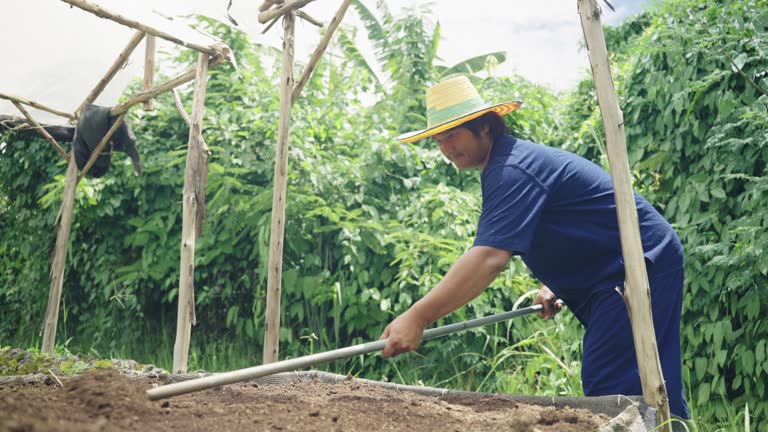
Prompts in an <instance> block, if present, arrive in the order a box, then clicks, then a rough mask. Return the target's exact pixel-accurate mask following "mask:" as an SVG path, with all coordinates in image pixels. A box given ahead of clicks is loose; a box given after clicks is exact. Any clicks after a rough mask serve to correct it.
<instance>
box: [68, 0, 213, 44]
mask: <svg viewBox="0 0 768 432" xmlns="http://www.w3.org/2000/svg"><path fill="white" fill-rule="evenodd" d="M61 1H63V2H64V3H68V4H70V5H72V6H75V7H77V8H80V9H82V10H84V11H86V12H90V13H92V14H94V15H96V16H98V17H100V18H106V19H109V20H111V21H114V22H116V23H118V24H122V25H124V26H128V27H131V28H134V29H136V30H140V31H142V32H144V33H147V34H150V35H153V36H157V37H159V38H160V39H165V40H167V41H170V42H173V43H175V44H178V45H181V46H185V47H187V48H191V49H194V50H196V51H199V52H204V53H206V54H211V55H214V54H219V50H218V49H217V48H216V46H215V44H214V45H200V44H198V43H194V42H189V41H185V40H183V39H181V38H179V37H177V36H174V35H172V34H170V33H166V32H164V31H162V30H160V29H157V28H154V27H151V26H148V25H146V24H143V23H140V22H138V21H135V20H132V19H130V18H127V17H124V16H122V15H120V14H118V13H115V12H112V11H109V10H107V9H105V8H103V7H101V6H99V5H97V4H95V3H91V2H90V1H87V0H61Z"/></svg>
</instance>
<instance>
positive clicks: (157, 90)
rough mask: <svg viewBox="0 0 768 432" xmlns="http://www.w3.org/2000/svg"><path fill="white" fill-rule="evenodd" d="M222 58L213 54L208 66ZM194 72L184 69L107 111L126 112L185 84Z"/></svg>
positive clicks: (195, 72)
mask: <svg viewBox="0 0 768 432" xmlns="http://www.w3.org/2000/svg"><path fill="white" fill-rule="evenodd" d="M224 60H226V58H225V57H224V56H223V55H217V56H214V57H212V59H211V60H210V61H209V65H208V66H209V67H211V68H213V67H215V66H218V65H219V64H221V63H223V62H224ZM196 74H197V70H196V68H192V69H189V70H188V71H186V72H184V73H181V74H179V75H177V76H175V77H174V78H171V79H169V80H167V81H164V82H162V83H160V84H158V85H157V86H155V87H153V88H151V89H149V90H145V91H142V92H139V93H136V94H135V95H133V96H131V97H130V98H128V100H127V101H125V102H123V103H121V104H118V105H115V106H114V107H112V109H111V110H110V111H109V114H110V115H111V116H116V115H120V114H123V113H125V112H127V111H128V110H129V109H131V107H132V106H134V105H137V104H140V103H142V102H146V101H148V100H150V99H153V98H155V97H156V96H158V95H159V94H161V93H163V92H167V91H169V90H171V89H173V88H175V87H178V86H180V85H182V84H185V83H188V82H190V81H192V80H193V79H195V76H196Z"/></svg>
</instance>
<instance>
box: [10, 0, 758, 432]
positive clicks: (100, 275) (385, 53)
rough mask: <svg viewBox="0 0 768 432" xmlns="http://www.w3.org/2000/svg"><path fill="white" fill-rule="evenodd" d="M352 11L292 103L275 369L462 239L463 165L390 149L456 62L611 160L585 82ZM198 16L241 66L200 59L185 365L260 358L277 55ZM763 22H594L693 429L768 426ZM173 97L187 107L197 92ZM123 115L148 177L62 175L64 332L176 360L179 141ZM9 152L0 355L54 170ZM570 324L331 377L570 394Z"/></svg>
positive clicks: (496, 335)
mask: <svg viewBox="0 0 768 432" xmlns="http://www.w3.org/2000/svg"><path fill="white" fill-rule="evenodd" d="M366 4H367V3H366ZM366 4H364V3H363V2H361V1H354V2H353V6H354V8H355V10H356V12H357V13H358V14H359V15H360V17H361V19H362V21H363V23H364V27H365V28H364V29H352V28H345V27H342V29H341V31H340V35H339V38H338V41H337V42H335V44H334V45H332V46H331V48H330V50H331V52H329V53H328V55H326V56H325V57H324V59H323V60H321V62H320V63H319V65H318V67H317V69H316V71H315V73H314V75H313V78H312V79H311V80H310V81H309V83H308V84H307V86H306V87H305V88H304V91H303V93H302V95H301V96H300V99H299V100H298V102H297V103H296V104H295V105H294V108H293V113H292V121H291V138H290V146H291V153H290V173H289V181H288V203H287V215H286V217H287V223H286V227H287V229H286V232H285V248H284V268H283V270H284V274H283V283H282V286H283V302H282V304H283V311H282V319H281V323H282V327H281V329H280V335H281V345H280V348H281V358H289V357H296V356H300V355H305V354H309V353H312V352H318V351H324V350H328V349H333V348H338V347H342V346H347V345H351V344H356V343H361V342H365V341H369V340H373V339H376V338H378V336H379V334H380V332H381V330H382V329H383V327H384V326H385V325H386V323H387V322H388V321H389V320H391V319H392V318H393V317H394V316H396V315H397V314H399V313H401V312H403V311H404V310H405V309H406V308H407V307H408V306H409V305H410V304H411V303H412V302H413V301H414V300H415V299H418V298H419V297H420V296H421V295H423V294H424V293H425V292H426V291H427V290H428V289H430V288H431V287H432V286H433V285H434V284H435V283H436V282H437V281H438V280H439V278H441V277H442V275H443V274H444V273H445V271H446V270H447V269H448V267H449V266H450V264H451V263H452V262H453V260H454V259H456V258H457V257H458V256H459V255H460V254H461V253H462V252H463V251H464V250H465V249H466V248H467V247H469V246H470V245H471V240H472V236H473V234H474V232H475V231H474V230H475V224H476V220H477V215H478V212H479V209H480V197H479V195H480V194H479V181H478V178H477V173H465V172H458V171H456V170H455V168H453V166H452V165H451V164H450V163H448V162H446V161H445V160H444V159H443V158H442V157H441V156H440V154H439V151H438V150H437V149H435V148H432V147H430V146H424V145H402V144H399V143H396V142H395V141H394V139H393V137H394V136H396V135H397V134H398V133H399V132H402V131H405V130H412V129H416V128H419V127H421V126H423V124H424V118H423V112H424V107H423V97H421V95H422V94H423V91H424V88H425V87H426V86H428V85H429V84H431V83H434V82H436V81H438V80H440V79H441V78H442V77H446V76H450V75H451V74H454V73H467V74H470V75H471V78H472V80H473V82H475V84H476V85H477V87H478V89H479V90H480V92H481V93H482V94H483V96H484V97H486V98H487V99H488V100H502V99H510V98H514V99H520V100H523V101H524V102H525V105H524V108H523V109H521V110H519V111H517V112H516V113H515V115H513V116H508V119H507V120H508V122H509V126H510V127H511V129H512V130H513V131H514V132H515V133H516V134H517V135H518V136H521V137H523V138H526V139H530V140H535V141H539V142H544V143H548V144H551V145H555V146H559V147H563V148H566V149H568V150H571V151H575V152H578V153H581V154H583V155H585V156H586V157H588V158H590V159H592V160H594V161H596V162H598V163H602V164H603V165H605V154H604V142H603V140H604V138H603V137H604V133H603V130H602V126H601V122H600V116H599V111H598V108H597V104H596V99H595V95H594V90H593V84H592V82H591V80H590V79H588V78H587V79H585V80H584V81H583V82H582V83H580V84H579V85H578V87H577V88H576V89H574V91H572V92H569V93H567V94H554V93H553V92H552V91H551V90H549V89H547V88H545V87H541V86H538V85H534V84H532V83H530V82H527V81H526V80H524V79H523V78H521V77H516V76H512V77H497V76H494V74H493V73H489V72H492V68H493V65H494V64H496V63H497V62H501V61H504V60H505V59H504V56H503V54H502V53H488V54H483V55H480V56H479V57H476V58H472V59H467V60H466V61H464V62H460V63H459V64H457V65H443V64H441V63H440V59H439V55H438V53H439V39H440V27H439V23H435V22H433V21H432V20H431V19H430V16H429V13H428V11H425V10H412V11H409V12H408V13H407V14H406V15H404V16H394V15H393V14H392V13H391V12H390V11H389V10H388V9H387V7H386V4H385V3H384V2H382V1H379V2H378V3H377V6H376V9H369V8H368V7H367V6H366ZM200 25H202V26H205V27H206V28H207V29H208V30H209V31H212V32H215V33H216V34H218V35H220V36H221V37H222V38H224V39H225V40H226V41H227V42H228V43H229V44H230V46H232V47H233V48H234V49H235V51H236V53H237V56H238V62H239V65H240V69H239V73H237V74H236V73H235V71H233V70H232V69H231V68H230V67H228V66H227V67H222V68H217V69H214V70H212V71H211V76H210V81H209V87H208V96H207V99H206V105H207V115H206V118H205V122H204V125H205V139H206V142H207V144H208V145H209V146H210V148H211V150H212V152H213V157H212V159H211V161H210V174H209V178H208V186H207V189H206V197H207V203H206V208H207V214H206V219H205V221H204V225H203V232H202V235H201V236H200V237H199V239H198V241H197V250H196V257H195V265H196V269H195V301H196V314H197V322H198V324H197V326H196V327H195V328H193V331H192V334H193V336H192V348H191V352H190V369H192V370H194V369H205V370H224V369H235V368H241V367H246V366H250V365H253V364H257V363H259V362H260V359H261V352H260V347H261V346H262V341H263V325H262V323H263V321H264V314H265V310H264V308H265V305H264V299H265V287H266V265H267V260H268V244H269V224H270V211H271V208H270V207H271V198H272V195H271V194H272V187H271V181H272V172H273V166H274V151H273V148H274V144H275V141H276V125H277V112H278V105H279V100H278V94H277V93H278V92H277V91H276V88H277V87H276V83H277V81H278V76H279V70H278V67H279V62H276V61H274V60H276V58H277V57H276V56H277V55H279V53H275V52H274V51H273V50H270V49H268V48H265V47H261V46H259V45H257V44H253V43H251V41H249V40H248V39H247V38H246V37H245V36H244V35H243V34H241V33H239V32H237V31H234V30H232V29H230V28H228V27H224V26H220V25H217V24H216V23H214V22H211V21H209V20H205V19H203V20H201V21H200ZM356 31H365V32H366V33H367V35H368V38H369V39H370V41H371V43H372V44H373V45H374V47H375V51H376V54H377V56H376V59H375V60H376V63H375V64H369V63H368V62H366V61H365V59H364V58H363V57H362V56H361V55H360V48H359V47H358V46H356V45H355V43H354V42H353V41H354V40H355V38H354V34H355V32H356ZM766 34H768V4H767V2H766V1H765V0H734V1H731V2H718V1H715V0H704V1H701V0H697V1H694V0H683V1H675V2H666V3H663V4H660V5H659V7H658V8H657V9H654V10H650V11H648V12H646V13H644V14H643V15H640V16H638V17H635V18H632V19H630V20H628V21H626V22H625V23H624V24H623V25H622V26H620V27H617V28H610V29H606V36H607V40H608V43H609V45H610V46H609V48H610V49H611V52H612V53H613V59H612V60H613V66H614V70H615V82H616V83H617V85H618V90H619V94H620V96H621V98H622V100H621V106H622V109H623V111H624V116H625V119H626V132H627V142H628V145H629V153H630V159H631V163H632V166H633V168H634V170H635V171H634V175H635V186H636V189H637V190H639V191H640V192H641V193H642V194H643V195H645V196H646V197H647V198H649V200H650V201H651V202H652V203H654V204H655V205H657V206H658V208H659V209H660V210H661V211H662V212H663V214H664V215H665V216H666V217H667V218H668V219H669V220H670V221H671V222H672V223H673V224H674V225H675V227H676V228H677V230H678V232H679V233H680V236H681V238H682V240H683V244H684V246H685V248H686V271H687V282H686V300H685V305H684V316H683V362H684V370H688V371H690V374H689V376H687V377H685V378H686V388H687V390H688V394H689V400H690V401H691V403H692V408H693V412H694V415H695V418H696V419H697V420H698V421H699V424H700V425H713V426H712V430H722V429H723V428H725V429H729V428H730V429H735V428H736V425H738V424H739V423H740V421H741V423H743V417H744V407H745V406H746V405H747V404H749V410H750V412H751V413H752V415H753V416H754V419H753V421H752V424H753V425H756V426H755V427H756V428H757V429H756V430H762V429H761V428H764V427H765V426H766V423H765V419H766V418H767V417H768V403H766V402H765V400H766V397H765V393H766V390H768V389H766V382H768V380H766V375H767V374H768V352H767V351H766V350H767V349H768V346H767V345H766V343H765V341H766V339H768V334H766V333H768V325H767V324H766V321H765V320H764V319H763V318H762V317H763V316H764V315H765V314H766V307H768V306H766V303H765V302H764V301H762V300H761V299H762V298H765V297H766V295H765V294H766V292H765V290H766V286H768V283H767V282H768V280H767V279H768V260H766V259H765V258H764V254H765V251H766V249H767V248H768V234H766V232H767V231H766V227H768V210H766V207H765V205H764V203H765V202H766V198H768V197H767V196H766V194H767V193H768V180H766V171H765V170H766V161H768V146H767V145H766V143H768V114H767V113H768V74H766V72H765V68H764V65H765V64H766V60H767V59H766V52H768V37H767V36H766ZM479 54H482V53H479ZM175 62H176V63H179V64H191V63H192V62H193V58H192V56H191V55H190V54H183V55H180V56H179V58H178V59H176V61H175ZM301 69H302V65H298V66H297V71H296V72H297V75H298V73H299V72H300V71H301ZM136 89H138V84H137V85H136V86H135V87H134V88H133V89H131V90H129V92H128V93H129V94H130V93H131V92H132V91H134V90H136ZM181 90H182V91H181V93H182V98H183V100H184V101H185V104H186V105H187V106H189V105H190V102H191V88H183V89H181ZM130 121H131V123H132V125H133V126H134V130H135V132H136V135H137V136H138V137H139V145H140V151H141V153H142V155H143V158H144V167H145V170H144V174H142V176H141V177H136V176H134V175H133V173H132V168H131V166H130V164H129V163H128V162H127V160H126V161H125V162H124V163H121V162H119V161H117V162H116V163H114V164H113V167H112V170H111V172H110V173H109V174H108V175H107V176H105V177H103V178H101V179H95V180H94V179H88V180H86V181H83V182H81V183H80V185H79V186H78V190H77V202H76V209H75V217H74V226H73V230H72V240H71V244H70V252H69V256H68V260H67V273H66V275H65V281H64V287H65V288H64V295H63V298H62V313H61V315H60V317H61V322H60V325H59V340H60V341H62V340H66V341H68V342H67V349H69V350H71V351H72V352H93V351H94V350H95V351H96V352H99V353H102V354H104V355H105V356H107V357H129V358H135V359H136V360H138V361H141V362H143V363H155V364H157V365H159V366H162V367H165V368H170V364H171V354H170V353H171V352H172V346H173V337H174V329H175V314H176V307H175V300H176V295H177V285H178V270H177V269H178V262H179V261H178V250H179V244H180V230H181V228H180V227H181V214H180V213H181V206H180V205H179V204H180V195H181V187H182V182H183V170H184V160H185V152H186V140H187V135H188V130H187V126H186V124H185V123H184V121H183V120H182V119H181V117H180V116H179V114H178V112H177V110H176V108H175V105H174V103H173V100H172V99H171V97H170V96H169V95H164V96H161V97H160V98H159V99H158V101H157V109H156V110H155V111H152V112H143V111H141V110H134V111H132V112H131V118H130ZM2 143H3V144H1V145H0V316H2V317H3V319H2V320H0V345H5V346H17V347H21V346H35V345H37V344H39V338H40V336H39V331H40V326H41V323H42V319H43V313H44V311H45V305H46V300H47V292H48V286H49V281H48V276H47V275H48V271H49V265H50V253H51V250H52V247H53V243H54V239H55V233H54V232H53V230H52V229H51V226H52V224H53V220H54V218H55V216H56V213H57V211H58V206H59V203H60V199H61V192H62V189H63V175H62V173H63V172H64V170H65V166H64V165H63V164H62V163H61V162H59V160H58V159H57V158H58V155H57V154H56V153H55V152H52V151H51V150H50V148H49V147H50V146H49V144H48V143H46V142H45V141H43V140H41V139H37V138H30V137H28V136H21V135H14V134H13V133H6V134H5V135H4V137H3V140H2ZM535 289H536V283H535V281H534V280H533V279H532V278H531V277H530V275H529V273H528V272H527V270H526V269H525V267H524V266H523V265H522V264H521V263H520V262H519V261H517V260H514V261H513V262H512V263H511V264H510V266H509V267H508V269H507V270H506V271H505V272H504V273H503V274H502V275H500V277H499V278H498V279H497V280H496V281H495V282H494V283H493V284H492V286H491V287H490V288H489V289H488V290H487V291H486V293H485V294H484V295H483V296H481V297H480V298H478V299H477V300H476V301H474V302H473V303H472V304H470V305H468V306H467V307H464V308H462V309H460V310H459V311H457V312H456V313H454V314H452V315H451V316H450V317H447V318H446V319H444V320H443V321H441V322H440V323H439V324H445V323H448V322H456V321H464V320H467V319H471V318H475V317H477V316H481V315H488V314H492V313H497V312H501V311H503V310H509V309H511V308H513V307H515V306H517V305H518V304H522V303H525V302H528V301H529V300H530V298H531V297H532V294H533V293H534V292H535ZM582 332H583V330H582V329H581V328H580V326H578V324H577V322H576V320H575V319H573V318H572V317H571V316H569V315H568V314H567V313H565V314H561V315H559V316H558V317H557V318H556V319H555V320H553V321H547V322H543V321H541V320H538V319H530V318H527V319H526V318H520V319H517V320H515V321H512V322H510V323H507V324H498V325H495V326H489V327H486V328H482V329H476V330H471V331H467V332H465V333H463V334H459V335H455V336H451V337H447V338H443V339H440V340H433V341H428V342H426V343H424V345H423V346H422V347H421V348H420V349H419V350H418V352H417V353H413V354H410V355H408V356H404V357H401V358H397V359H394V360H384V359H382V358H380V357H379V356H365V357H363V356H361V357H358V358H353V359H348V360H344V361H337V362H336V363H335V364H332V365H327V366H324V367H326V368H328V369H330V370H333V371H335V372H338V373H352V374H355V375H359V376H364V377H368V378H373V379H384V380H392V381H398V382H406V383H409V384H413V383H419V382H421V383H425V384H428V385H439V386H444V387H449V388H462V389H472V390H481V391H506V392H512V393H525V394H540V395H579V394H581V384H580V378H579V370H580V357H581V336H582ZM707 427H708V426H702V429H707ZM707 430H708V429H707Z"/></svg>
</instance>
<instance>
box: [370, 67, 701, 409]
mask: <svg viewBox="0 0 768 432" xmlns="http://www.w3.org/2000/svg"><path fill="white" fill-rule="evenodd" d="M519 106H520V102H506V103H501V104H492V105H489V104H486V103H484V102H483V100H482V99H481V98H480V96H479V95H478V93H477V90H475V88H474V87H473V86H472V84H471V83H470V82H469V80H468V79H467V78H466V77H457V78H453V79H449V80H447V81H444V82H442V83H440V84H437V85H435V86H433V87H431V88H430V89H429V90H427V120H428V126H427V129H424V130H421V131H416V132H411V133H408V134H405V135H402V136H400V137H398V139H399V140H400V141H404V142H413V141H417V140H420V139H423V138H428V137H432V138H433V139H434V141H436V142H437V144H438V145H439V146H440V150H441V151H442V153H443V154H444V155H445V156H446V157H447V158H448V159H450V160H451V162H453V164H454V165H455V166H456V167H457V168H459V169H479V170H480V171H481V183H482V194H483V207H482V213H481V215H480V221H479V223H478V229H477V237H476V238H475V242H474V245H473V247H472V248H470V249H469V250H468V251H466V252H465V253H464V255H462V256H461V257H460V258H459V259H458V260H457V261H456V262H455V263H454V264H453V266H452V267H451V268H450V270H449V271H448V273H446V275H445V277H444V278H443V279H442V280H441V281H440V283H438V284H437V285H436V286H435V287H434V288H432V290H431V291H430V292H429V293H427V295H425V296H424V297H423V298H422V299H420V300H419V301H418V302H416V303H415V304H413V305H412V306H411V307H410V308H409V309H408V310H407V311H406V312H404V313H403V314H402V315H400V316H399V317H397V318H396V319H395V320H394V321H392V322H391V323H390V324H389V325H388V326H387V328H386V329H385V330H384V332H383V334H382V336H381V338H382V339H386V341H387V343H386V345H385V347H384V349H383V350H382V355H383V356H385V357H390V356H396V355H399V354H402V353H405V352H408V351H411V350H414V349H416V348H417V347H418V345H419V343H420V341H421V336H422V333H423V331H424V328H425V327H426V326H428V325H429V324H431V323H433V322H434V321H436V320H438V319H440V318H441V317H443V316H445V315H447V314H449V313H450V312H452V311H454V310H455V309H457V308H459V307H461V306H463V305H465V304H467V303H468V302H470V301H471V300H472V299H474V298H475V297H477V296H478V295H479V294H480V293H481V292H482V291H483V290H484V289H485V288H486V287H487V286H488V285H489V284H490V283H491V282H492V281H493V280H494V279H495V278H496V276H497V275H498V274H499V273H500V272H501V271H502V270H503V269H504V268H505V267H506V265H507V262H508V261H509V259H510V257H511V256H512V255H519V256H520V257H521V258H522V260H523V262H525V264H526V265H527V266H528V268H529V269H530V270H531V271H532V272H533V274H534V276H536V277H537V278H538V279H539V280H540V281H541V282H542V287H541V289H540V290H539V293H538V296H537V297H536V299H535V301H534V303H535V304H541V305H542V306H543V311H542V312H541V313H540V314H539V315H540V316H541V317H542V318H544V319H549V318H550V317H551V316H552V315H554V314H555V313H557V309H558V307H557V306H556V305H555V300H556V298H558V297H559V298H560V299H562V300H563V302H564V303H565V304H566V305H567V306H568V307H569V309H570V310H571V312H572V313H573V314H574V315H575V316H576V317H577V318H578V319H579V321H580V322H581V323H582V324H583V325H584V326H585V327H586V332H585V335H584V344H583V346H584V357H583V361H582V383H583V387H584V393H585V395H587V396H599V395H608V394H624V395H641V394H642V388H641V385H640V376H639V373H638V368H637V359H636V356H635V350H634V345H633V337H632V330H631V327H630V322H629V317H628V315H627V310H626V307H625V305H624V301H623V298H622V297H621V296H620V295H619V294H618V293H617V292H616V287H620V288H621V289H623V286H624V262H623V259H622V253H621V242H620V237H619V228H618V220H617V216H616V205H615V201H614V195H613V185H612V182H611V178H610V176H609V175H608V173H606V172H605V171H604V170H603V169H602V168H600V167H599V166H598V165H596V164H594V163H592V162H590V161H588V160H586V159H584V158H582V157H579V156H577V155H575V154H572V153H568V152H566V151H563V150H559V149H554V148H550V147H546V146H543V145H541V144H536V143H532V142H528V141H524V140H521V139H519V138H515V137H513V136H511V135H507V134H506V133H505V132H506V126H505V125H504V122H503V120H502V118H501V116H502V115H504V114H506V113H509V112H511V111H514V110H516V109H517V108H518V107H519ZM635 200H636V202H637V212H638V219H639V222H640V232H641V237H642V241H643V250H644V255H645V259H646V264H647V270H648V279H649V283H650V287H651V303H652V309H653V322H654V327H655V331H656V339H657V343H658V346H659V356H660V360H661V365H662V370H663V374H664V379H665V382H666V385H667V393H668V396H669V398H670V411H671V412H672V413H673V414H675V415H677V416H680V417H682V418H689V417H690V415H689V412H688V406H687V403H686V400H685V396H684V394H683V388H682V377H681V357H680V313H681V308H682V297H683V249H682V246H681V245H680V240H679V238H678V237H677V234H675V232H674V230H673V229H672V227H671V226H670V225H669V223H668V222H667V221H666V220H665V219H664V218H663V217H662V216H661V215H660V214H659V213H658V212H657V211H656V210H655V209H654V208H653V207H652V206H651V205H650V204H649V203H648V202H647V201H646V200H645V199H643V198H642V197H640V196H639V195H637V194H636V195H635Z"/></svg>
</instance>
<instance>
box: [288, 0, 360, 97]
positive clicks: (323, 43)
mask: <svg viewBox="0 0 768 432" xmlns="http://www.w3.org/2000/svg"><path fill="white" fill-rule="evenodd" d="M351 2H352V0H344V1H343V2H342V3H341V6H339V10H338V11H337V12H336V15H335V16H334V17H333V19H332V20H331V24H330V25H329V26H328V31H327V32H325V35H323V38H322V39H321V40H320V43H319V44H318V45H317V48H316V49H315V52H314V53H312V57H311V58H310V59H309V63H307V67H305V68H304V71H303V72H302V73H301V77H300V78H299V80H298V81H297V82H296V86H295V87H294V89H293V92H292V93H291V103H294V102H296V99H297V98H298V97H299V94H300V93H301V89H302V88H304V84H306V83H307V81H309V77H310V76H311V75H312V71H313V70H314V69H315V66H316V65H317V62H318V61H320V57H321V56H322V55H323V53H324V52H325V48H327V47H328V42H330V41H331V37H332V36H333V33H334V32H335V31H336V29H337V28H338V27H339V24H341V20H342V19H343V18H344V14H345V13H346V12H347V8H349V4H350V3H351Z"/></svg>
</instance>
